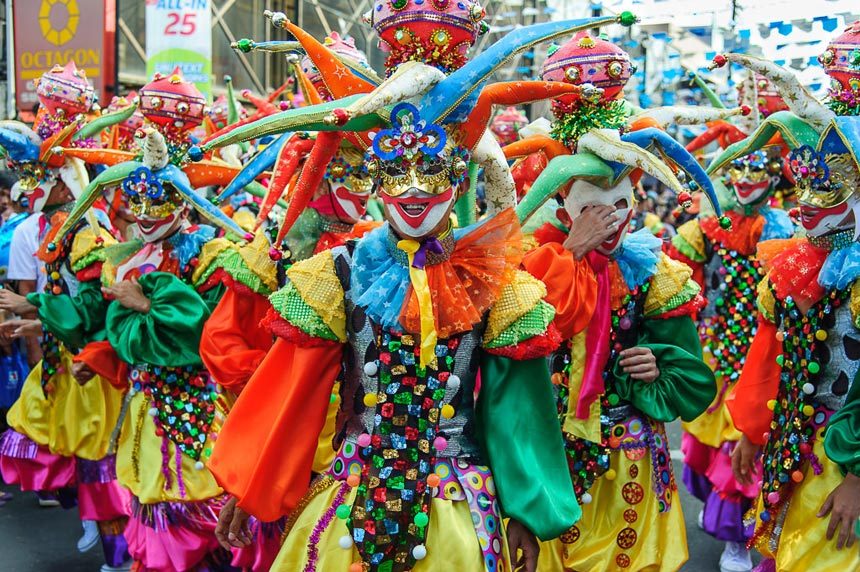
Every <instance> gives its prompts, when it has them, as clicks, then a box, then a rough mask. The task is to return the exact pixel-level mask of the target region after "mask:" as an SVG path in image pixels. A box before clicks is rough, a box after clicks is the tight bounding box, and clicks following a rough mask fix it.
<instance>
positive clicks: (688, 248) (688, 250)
mask: <svg viewBox="0 0 860 572" xmlns="http://www.w3.org/2000/svg"><path fill="white" fill-rule="evenodd" d="M672 246H674V247H675V248H676V249H678V252H680V253H681V254H683V255H684V256H686V257H687V258H689V259H690V260H692V261H693V262H700V263H703V262H705V257H704V256H702V255H701V254H699V251H697V250H696V249H695V248H694V247H693V245H692V244H690V243H689V242H687V240H686V239H685V238H684V237H683V236H681V235H680V234H676V235H675V236H673V237H672Z"/></svg>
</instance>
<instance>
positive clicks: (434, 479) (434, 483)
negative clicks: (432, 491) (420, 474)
mask: <svg viewBox="0 0 860 572" xmlns="http://www.w3.org/2000/svg"><path fill="white" fill-rule="evenodd" d="M440 484H442V479H440V478H439V475H437V474H436V473H431V474H429V475H427V486H428V487H432V488H436V487H438V486H439V485H440Z"/></svg>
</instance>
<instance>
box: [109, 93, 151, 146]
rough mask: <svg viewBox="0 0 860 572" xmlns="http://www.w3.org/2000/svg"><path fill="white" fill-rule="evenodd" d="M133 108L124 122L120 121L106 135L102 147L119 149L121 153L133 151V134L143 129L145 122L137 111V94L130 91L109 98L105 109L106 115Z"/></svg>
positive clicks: (134, 143)
mask: <svg viewBox="0 0 860 572" xmlns="http://www.w3.org/2000/svg"><path fill="white" fill-rule="evenodd" d="M131 106H134V112H133V113H132V114H131V116H129V118H128V119H126V120H125V121H121V122H119V123H117V124H116V125H114V126H113V128H111V130H110V132H109V133H108V137H107V141H106V142H105V145H104V147H108V148H111V149H121V150H123V151H134V150H135V149H136V145H137V142H136V140H135V138H134V134H135V132H136V131H137V130H138V129H140V128H141V127H143V123H144V121H145V119H144V117H143V114H142V113H141V112H140V110H138V109H137V92H136V91H131V92H129V93H128V94H127V95H115V96H113V98H111V101H110V104H109V105H108V107H107V113H117V112H120V111H123V110H125V109H128V108H129V107H131Z"/></svg>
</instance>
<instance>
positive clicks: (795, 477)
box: [791, 471, 803, 483]
mask: <svg viewBox="0 0 860 572" xmlns="http://www.w3.org/2000/svg"><path fill="white" fill-rule="evenodd" d="M791 480H792V481H794V482H795V483H799V482H800V481H802V480H803V473H801V472H800V471H794V472H793V473H791Z"/></svg>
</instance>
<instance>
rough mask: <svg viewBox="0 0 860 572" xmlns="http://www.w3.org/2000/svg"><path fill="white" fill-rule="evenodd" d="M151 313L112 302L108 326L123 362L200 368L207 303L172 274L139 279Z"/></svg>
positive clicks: (113, 344) (144, 276)
mask: <svg viewBox="0 0 860 572" xmlns="http://www.w3.org/2000/svg"><path fill="white" fill-rule="evenodd" d="M139 283H140V286H141V288H143V293H144V295H145V296H146V297H147V298H149V301H150V305H151V306H150V310H149V312H147V313H145V314H143V313H140V312H136V311H134V310H130V309H128V308H125V307H123V306H121V305H120V304H119V303H118V302H111V304H110V307H109V308H108V311H107V320H106V324H105V327H106V329H107V337H108V341H110V343H111V345H112V346H113V347H114V349H115V350H116V353H117V355H119V357H120V359H122V360H123V361H125V362H127V363H130V364H138V363H147V364H152V365H162V366H170V367H181V366H188V365H193V366H197V365H201V363H202V362H201V361H200V354H199V351H198V349H199V346H200V335H201V332H202V331H203V324H204V323H205V322H206V319H207V318H208V317H209V313H210V312H209V307H208V305H207V304H206V301H205V300H204V299H203V298H202V297H201V296H200V294H198V293H197V292H196V291H195V290H194V288H192V287H191V286H189V285H187V284H185V283H184V282H182V281H181V280H180V279H179V278H177V277H176V276H174V275H173V274H168V273H166V272H152V273H149V274H144V275H143V276H141V277H140V279H139Z"/></svg>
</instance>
